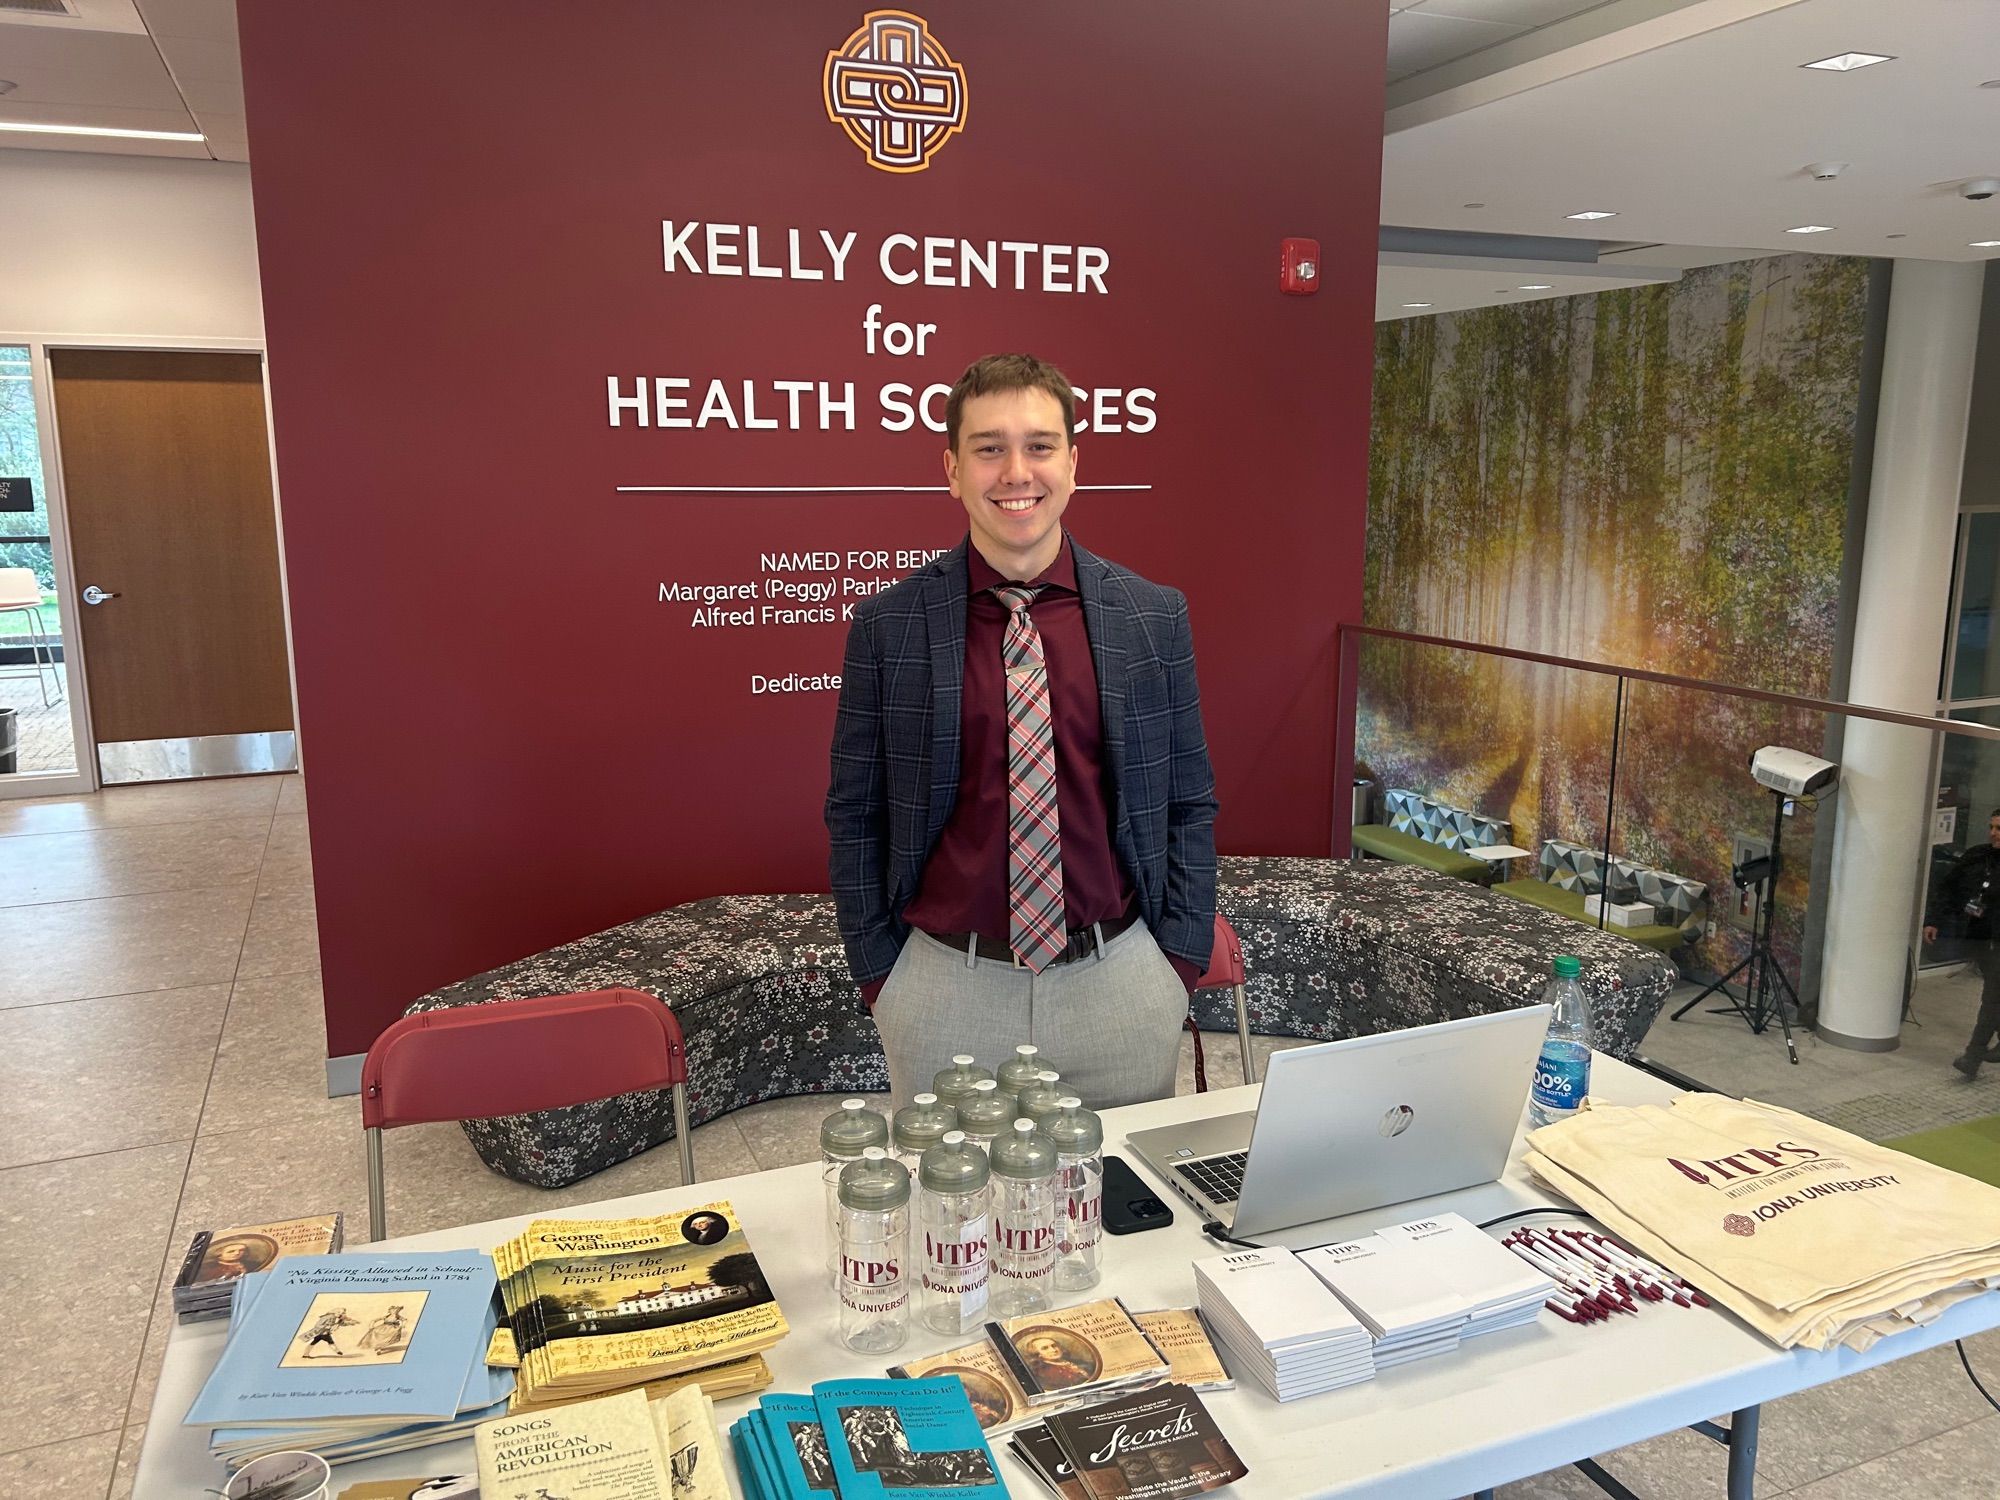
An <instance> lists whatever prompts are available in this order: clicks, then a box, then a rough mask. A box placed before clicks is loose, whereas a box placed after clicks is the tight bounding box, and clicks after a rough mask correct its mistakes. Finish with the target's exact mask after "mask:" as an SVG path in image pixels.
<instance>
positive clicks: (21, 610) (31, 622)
mask: <svg viewBox="0 0 2000 1500" xmlns="http://www.w3.org/2000/svg"><path fill="white" fill-rule="evenodd" d="M5 612H6V613H7V614H12V615H25V616H26V617H27V621H28V634H29V637H30V640H31V642H38V643H41V646H40V649H37V646H36V645H35V644H30V645H29V647H28V653H29V658H30V660H32V661H33V662H34V664H35V686H36V687H37V688H39V689H41V693H42V707H43V708H51V707H53V706H54V705H53V704H51V703H50V701H49V685H48V683H46V682H44V681H43V680H42V651H44V650H47V645H46V640H45V638H44V637H43V635H42V617H41V614H40V612H39V611H37V610H32V609H29V608H28V607H27V606H26V605H25V604H10V605H8V606H7V607H6V610H5ZM49 659H50V660H51V661H52V662H53V661H54V659H55V655H54V653H53V652H50V653H49Z"/></svg>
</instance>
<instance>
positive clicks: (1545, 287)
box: [1514, 281, 1555, 292]
mask: <svg viewBox="0 0 2000 1500" xmlns="http://www.w3.org/2000/svg"><path fill="white" fill-rule="evenodd" d="M1514 290H1515V291H1517V292H1553V291H1554V290H1555V283H1553V282H1549V281H1531V282H1529V283H1528V284H1527V285H1526V286H1517V287H1515V288H1514Z"/></svg>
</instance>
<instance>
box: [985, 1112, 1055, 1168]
mask: <svg viewBox="0 0 2000 1500" xmlns="http://www.w3.org/2000/svg"><path fill="white" fill-rule="evenodd" d="M987 1154H988V1156H989V1157H990V1159H991V1160H992V1163H993V1171H994V1175H996V1176H999V1177H1012V1178H1014V1179H1015V1180H1016V1181H1020V1180H1022V1179H1024V1178H1025V1179H1030V1180H1032V1179H1034V1178H1038V1177H1050V1176H1053V1175H1054V1174H1055V1170H1056V1148H1055V1147H1054V1146H1052V1145H1050V1144H1049V1138H1048V1137H1047V1136H1045V1135H1043V1134H1042V1133H1041V1132H1040V1131H1039V1130H1037V1129H1036V1128H1035V1122H1034V1121H1033V1120H1016V1121H1015V1122H1014V1128H1013V1129H1012V1130H1010V1131H1008V1132H1007V1133H1006V1134H1005V1135H1003V1136H1001V1137H1000V1138H999V1139H997V1140H996V1141H994V1142H993V1149H992V1150H991V1151H990V1152H988V1153H987Z"/></svg>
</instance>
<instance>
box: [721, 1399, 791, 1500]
mask: <svg viewBox="0 0 2000 1500" xmlns="http://www.w3.org/2000/svg"><path fill="white" fill-rule="evenodd" d="M729 1441H730V1445H731V1446H732V1447H733V1448H734V1449H735V1450H736V1477H737V1479H738V1480H739V1481H740V1482H741V1487H742V1490H743V1500H784V1494H785V1491H784V1487H783V1486H782V1485H781V1484H780V1483H779V1480H778V1475H777V1471H776V1470H775V1469H773V1468H772V1466H771V1458H770V1451H769V1449H768V1447H767V1446H766V1444H765V1441H764V1424H763V1423H761V1422H760V1421H759V1420H758V1418H757V1413H756V1411H755V1410H752V1411H750V1412H748V1413H746V1414H745V1415H744V1416H742V1417H740V1418H738V1419H737V1422H736V1424H735V1425H734V1426H733V1427H731V1428H730V1429H729Z"/></svg>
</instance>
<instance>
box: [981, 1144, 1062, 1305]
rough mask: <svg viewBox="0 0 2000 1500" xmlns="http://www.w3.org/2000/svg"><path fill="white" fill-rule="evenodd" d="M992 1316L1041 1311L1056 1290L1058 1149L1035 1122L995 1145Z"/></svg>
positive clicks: (993, 1152) (991, 1154)
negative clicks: (1036, 1126)
mask: <svg viewBox="0 0 2000 1500" xmlns="http://www.w3.org/2000/svg"><path fill="white" fill-rule="evenodd" d="M990 1160H991V1162H992V1167H993V1299H992V1301H993V1316H994V1317H996V1318H1015V1317H1019V1316H1020V1315H1021V1314H1022V1313H1031V1312H1041V1311H1042V1310H1043V1309H1044V1308H1046V1307H1047V1306H1048V1305H1049V1298H1050V1295H1051V1294H1052V1292H1053V1291H1054V1289H1055V1288H1054V1283H1055V1269H1056V1246H1057V1243H1058V1239H1059V1236H1058V1234H1057V1232H1056V1211H1057V1210H1056V1148H1055V1146H1054V1145H1053V1144H1051V1142H1050V1141H1049V1138H1048V1137H1047V1136H1045V1135H1043V1134H1042V1133H1041V1132H1040V1131H1039V1130H1037V1129H1035V1122H1034V1121H1033V1120H1016V1121H1015V1122H1014V1125H1013V1128H1012V1129H1011V1130H1009V1131H1008V1132H1007V1134H1006V1135H1004V1136H1002V1137H1001V1138H1000V1139H999V1140H997V1141H995V1142H994V1143H993V1150H992V1152H991V1153H990Z"/></svg>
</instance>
